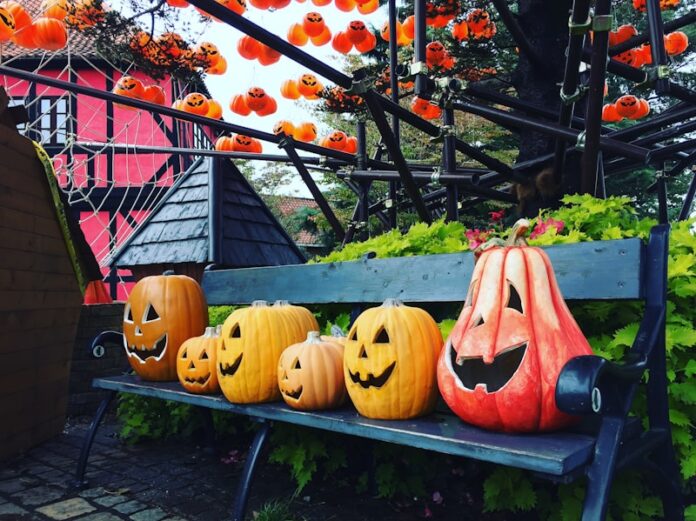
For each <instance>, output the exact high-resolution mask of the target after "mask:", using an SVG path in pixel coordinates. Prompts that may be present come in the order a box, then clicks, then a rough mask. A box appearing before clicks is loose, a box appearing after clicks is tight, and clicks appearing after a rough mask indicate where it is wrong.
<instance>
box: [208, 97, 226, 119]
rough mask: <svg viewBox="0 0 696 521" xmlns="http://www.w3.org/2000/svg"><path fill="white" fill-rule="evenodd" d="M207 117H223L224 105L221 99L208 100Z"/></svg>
mask: <svg viewBox="0 0 696 521" xmlns="http://www.w3.org/2000/svg"><path fill="white" fill-rule="evenodd" d="M205 117H206V118H210V119H222V105H221V104H220V102H219V101H215V100H214V99H209V100H208V112H207V113H206V114H205Z"/></svg>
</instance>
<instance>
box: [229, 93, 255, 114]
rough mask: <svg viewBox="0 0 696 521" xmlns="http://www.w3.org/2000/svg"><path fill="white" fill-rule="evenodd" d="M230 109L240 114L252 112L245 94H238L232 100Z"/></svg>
mask: <svg viewBox="0 0 696 521" xmlns="http://www.w3.org/2000/svg"><path fill="white" fill-rule="evenodd" d="M230 110H231V111H232V112H234V113H235V114H239V115H240V116H248V115H249V114H251V109H250V108H249V107H248V106H247V104H246V96H244V94H236V95H234V96H233V97H232V100H231V101H230Z"/></svg>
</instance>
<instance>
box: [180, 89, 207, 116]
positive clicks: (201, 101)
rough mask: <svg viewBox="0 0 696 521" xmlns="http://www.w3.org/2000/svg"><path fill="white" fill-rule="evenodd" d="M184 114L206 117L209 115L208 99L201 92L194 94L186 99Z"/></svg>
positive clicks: (188, 95)
mask: <svg viewBox="0 0 696 521" xmlns="http://www.w3.org/2000/svg"><path fill="white" fill-rule="evenodd" d="M183 101H184V103H183V109H184V112H189V113H191V114H197V115H199V116H205V115H206V114H207V113H208V98H207V97H206V96H205V95H203V94H201V93H200V92H192V93H190V94H187V95H186V97H185V98H184V100H183Z"/></svg>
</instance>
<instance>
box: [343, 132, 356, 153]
mask: <svg viewBox="0 0 696 521" xmlns="http://www.w3.org/2000/svg"><path fill="white" fill-rule="evenodd" d="M343 151H344V152H345V153H346V154H357V153H358V138H356V137H355V136H349V137H348V139H347V140H346V147H345V148H344V149H343Z"/></svg>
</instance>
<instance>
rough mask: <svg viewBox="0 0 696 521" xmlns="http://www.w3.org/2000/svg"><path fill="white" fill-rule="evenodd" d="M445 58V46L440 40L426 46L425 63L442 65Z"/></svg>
mask: <svg viewBox="0 0 696 521" xmlns="http://www.w3.org/2000/svg"><path fill="white" fill-rule="evenodd" d="M444 59H445V47H444V46H443V45H442V44H441V43H440V42H438V41H435V42H430V43H429V44H428V45H426V46H425V63H426V64H427V65H428V67H433V66H435V65H440V64H441V63H442V60H444Z"/></svg>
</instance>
